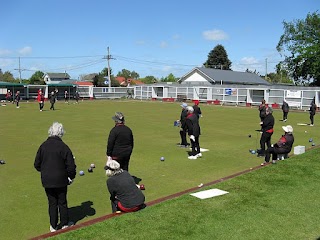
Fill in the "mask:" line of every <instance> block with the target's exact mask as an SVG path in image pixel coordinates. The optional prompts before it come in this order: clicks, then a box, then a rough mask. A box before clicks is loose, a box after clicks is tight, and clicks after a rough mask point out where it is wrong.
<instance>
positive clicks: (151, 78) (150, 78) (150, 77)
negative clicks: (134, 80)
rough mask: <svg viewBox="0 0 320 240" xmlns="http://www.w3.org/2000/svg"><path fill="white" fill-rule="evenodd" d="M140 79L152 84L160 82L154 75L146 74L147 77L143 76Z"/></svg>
mask: <svg viewBox="0 0 320 240" xmlns="http://www.w3.org/2000/svg"><path fill="white" fill-rule="evenodd" d="M140 81H141V82H143V83H145V84H152V83H156V82H158V80H157V79H156V78H155V77H154V76H146V77H145V78H141V79H140Z"/></svg>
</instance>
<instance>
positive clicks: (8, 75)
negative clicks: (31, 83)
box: [2, 71, 19, 82]
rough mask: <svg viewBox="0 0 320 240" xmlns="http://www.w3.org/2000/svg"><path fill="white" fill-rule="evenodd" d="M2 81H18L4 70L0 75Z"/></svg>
mask: <svg viewBox="0 0 320 240" xmlns="http://www.w3.org/2000/svg"><path fill="white" fill-rule="evenodd" d="M2 81H4V82H19V81H17V80H16V79H15V78H14V77H13V75H12V73H11V72H9V71H6V72H4V74H3V75H2Z"/></svg>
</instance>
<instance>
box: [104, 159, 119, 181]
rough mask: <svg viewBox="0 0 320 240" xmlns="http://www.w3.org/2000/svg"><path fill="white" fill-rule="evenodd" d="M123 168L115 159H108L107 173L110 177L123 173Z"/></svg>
mask: <svg viewBox="0 0 320 240" xmlns="http://www.w3.org/2000/svg"><path fill="white" fill-rule="evenodd" d="M122 172H123V170H122V168H120V164H119V163H118V162H117V161H115V160H108V161H107V164H106V175H107V176H108V177H111V176H114V175H117V174H119V173H122Z"/></svg>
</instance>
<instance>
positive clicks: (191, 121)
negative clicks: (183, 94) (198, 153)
mask: <svg viewBox="0 0 320 240" xmlns="http://www.w3.org/2000/svg"><path fill="white" fill-rule="evenodd" d="M186 125H187V131H188V135H189V136H190V135H193V136H195V137H199V136H200V134H201V132H200V125H199V119H198V117H197V116H196V115H195V114H194V113H193V114H189V115H188V116H187V119H186Z"/></svg>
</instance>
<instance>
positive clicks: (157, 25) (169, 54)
mask: <svg viewBox="0 0 320 240" xmlns="http://www.w3.org/2000/svg"><path fill="white" fill-rule="evenodd" d="M319 8H320V2H319V0H277V1H275V0H269V1H257V0H243V1H238V0H234V1H230V0H229V1H221V0H220V1H216V0H203V1H181V0H176V1H174V0H171V1H168V0H162V1H150V0H149V1H146V0H138V1H132V0H118V1H105V0H91V1H86V0H82V1H79V0H77V1H76V0H45V1H43V0H42V1H40V0H29V1H25V0H11V1H4V2H2V3H1V14H0V26H1V28H0V31H1V37H0V68H1V69H2V71H3V72H5V71H10V72H11V73H12V74H13V75H14V76H15V77H18V76H19V72H18V71H17V70H16V69H18V68H19V57H20V69H22V71H21V74H22V78H29V77H30V76H31V75H32V74H33V73H34V72H35V71H37V70H40V71H43V72H65V71H66V72H67V73H69V74H70V76H71V77H72V78H73V79H78V78H79V77H80V76H81V75H83V74H89V73H98V72H100V71H101V70H102V69H103V68H104V67H106V66H107V61H106V59H104V56H106V55H107V47H109V49H110V54H111V56H112V58H113V59H112V60H110V67H111V69H112V71H113V74H115V75H116V74H117V73H118V72H119V71H121V70H122V69H128V70H130V71H135V72H137V73H139V75H140V77H145V76H148V75H152V76H155V77H157V78H161V77H166V76H167V75H168V74H169V73H173V74H174V75H175V76H176V77H181V76H183V75H184V74H186V73H188V72H189V71H191V70H192V69H193V68H194V67H196V66H201V65H202V64H203V63H204V62H205V61H206V60H207V57H208V53H209V52H210V51H211V50H212V49H213V48H214V47H215V46H216V45H217V44H221V45H223V46H224V48H225V49H226V51H227V54H228V57H229V59H230V61H231V62H232V66H231V68H232V70H234V71H245V70H246V69H247V68H248V69H250V70H257V71H258V72H260V73H261V74H262V75H264V74H265V73H266V72H268V73H269V72H274V71H275V68H274V67H275V65H276V64H277V63H278V62H279V61H280V60H281V59H282V57H281V56H280V54H279V53H278V52H277V51H276V45H277V43H278V41H279V39H280V36H281V34H283V21H286V22H291V21H293V20H295V19H305V17H306V16H307V14H308V13H311V12H315V11H317V10H319Z"/></svg>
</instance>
